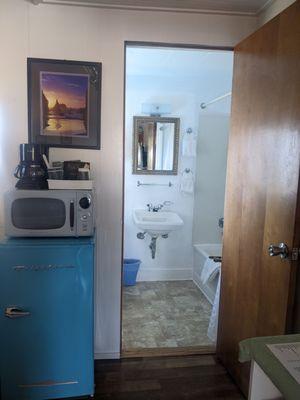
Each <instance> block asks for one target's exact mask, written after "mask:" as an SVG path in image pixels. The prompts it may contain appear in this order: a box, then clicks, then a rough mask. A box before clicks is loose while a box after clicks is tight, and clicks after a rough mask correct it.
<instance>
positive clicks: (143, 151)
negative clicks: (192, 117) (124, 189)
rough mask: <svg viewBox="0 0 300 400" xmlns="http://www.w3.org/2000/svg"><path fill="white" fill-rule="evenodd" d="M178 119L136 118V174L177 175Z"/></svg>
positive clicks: (134, 120) (134, 137)
mask: <svg viewBox="0 0 300 400" xmlns="http://www.w3.org/2000/svg"><path fill="white" fill-rule="evenodd" d="M179 124H180V119H179V118H167V117H133V168H132V172H133V174H141V175H177V170H178V150H179V149H178V148H179Z"/></svg>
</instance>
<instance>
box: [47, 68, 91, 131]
mask: <svg viewBox="0 0 300 400" xmlns="http://www.w3.org/2000/svg"><path fill="white" fill-rule="evenodd" d="M89 84H90V82H89V75H88V74H71V73H63V72H46V71H40V91H41V92H40V123H41V127H40V128H41V129H40V134H41V135H47V136H65V137H81V138H88V137H89V129H88V121H89V104H88V99H89Z"/></svg>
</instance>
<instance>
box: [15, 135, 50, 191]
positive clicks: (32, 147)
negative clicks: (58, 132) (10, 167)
mask: <svg viewBox="0 0 300 400" xmlns="http://www.w3.org/2000/svg"><path fill="white" fill-rule="evenodd" d="M47 153H48V148H46V146H43V145H40V144H28V143H22V144H20V163H19V165H18V166H17V168H16V170H15V173H14V175H15V177H16V178H18V179H19V180H18V182H17V183H16V188H17V189H37V190H38V189H48V182H47V168H46V165H45V163H44V160H43V154H45V155H46V156H48V154H47Z"/></svg>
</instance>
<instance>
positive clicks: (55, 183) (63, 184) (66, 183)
mask: <svg viewBox="0 0 300 400" xmlns="http://www.w3.org/2000/svg"><path fill="white" fill-rule="evenodd" d="M48 185H49V189H75V190H76V189H78V190H81V189H82V190H91V189H93V187H94V181H92V180H65V179H48Z"/></svg>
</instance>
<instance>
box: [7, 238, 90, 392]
mask: <svg viewBox="0 0 300 400" xmlns="http://www.w3.org/2000/svg"><path fill="white" fill-rule="evenodd" d="M93 267H94V241H93V238H56V239H8V240H5V241H3V242H0V308H1V311H0V312H1V313H0V368H1V371H0V372H1V399H2V400H46V399H56V398H63V397H73V396H86V395H93V393H94V357H93Z"/></svg>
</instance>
